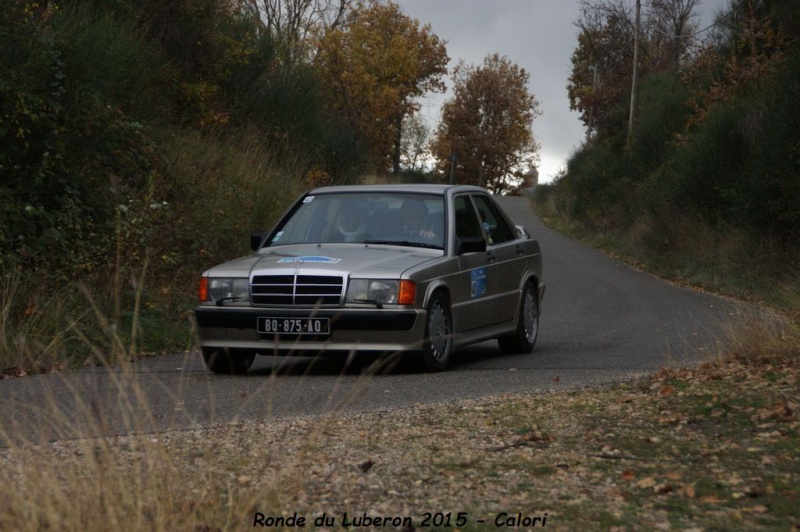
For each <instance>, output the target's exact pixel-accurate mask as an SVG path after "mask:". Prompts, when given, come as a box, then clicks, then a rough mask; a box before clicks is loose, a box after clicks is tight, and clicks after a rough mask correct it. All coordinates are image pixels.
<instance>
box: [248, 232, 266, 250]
mask: <svg viewBox="0 0 800 532" xmlns="http://www.w3.org/2000/svg"><path fill="white" fill-rule="evenodd" d="M265 236H267V235H265V234H264V233H250V249H251V250H252V251H258V250H259V249H261V243H262V242H264V237H265Z"/></svg>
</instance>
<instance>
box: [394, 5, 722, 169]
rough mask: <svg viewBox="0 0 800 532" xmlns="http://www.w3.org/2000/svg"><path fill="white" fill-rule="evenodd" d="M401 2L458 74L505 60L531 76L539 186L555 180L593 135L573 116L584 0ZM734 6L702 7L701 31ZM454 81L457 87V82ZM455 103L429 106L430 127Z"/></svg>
mask: <svg viewBox="0 0 800 532" xmlns="http://www.w3.org/2000/svg"><path fill="white" fill-rule="evenodd" d="M394 1H395V2H396V3H397V4H398V5H400V7H401V8H402V9H403V11H404V12H405V13H406V14H407V15H409V16H411V17H412V18H415V19H417V20H419V21H420V22H421V23H422V24H430V25H431V28H432V30H433V32H434V33H435V34H436V35H437V36H438V37H439V38H441V39H443V40H445V41H447V52H448V55H449V56H450V67H451V68H452V67H453V66H455V65H456V63H458V61H459V60H461V59H463V60H464V61H466V62H467V63H468V64H473V65H479V64H481V63H482V62H483V59H484V58H485V57H486V56H487V55H489V54H493V53H499V54H500V55H505V56H506V57H508V58H509V60H511V61H512V62H514V63H516V64H518V65H519V66H521V67H522V68H524V69H525V70H526V71H527V72H528V74H529V75H530V86H529V90H530V91H531V92H532V93H533V94H534V95H535V96H536V99H537V100H538V101H539V104H540V110H541V111H542V115H541V116H539V117H538V118H537V119H536V120H535V121H534V123H533V133H534V136H535V137H536V140H537V141H538V142H539V144H541V151H540V156H541V163H540V165H539V182H541V183H544V182H548V181H550V180H552V178H553V177H554V175H555V174H556V173H557V172H558V170H559V169H560V168H563V167H564V166H565V163H566V160H567V158H568V157H569V155H570V154H571V153H572V152H573V151H574V150H575V149H576V148H577V147H579V146H580V144H581V142H582V141H583V139H584V138H585V135H586V132H585V131H584V129H583V124H582V123H581V122H580V120H579V118H578V114H577V113H575V112H573V111H570V109H569V98H568V97H567V78H568V77H569V74H570V71H571V68H572V65H571V63H570V57H571V56H572V52H573V51H574V50H575V47H576V46H577V33H578V32H577V28H576V27H575V25H574V24H573V22H574V21H575V20H577V18H578V6H579V2H578V0H394ZM645 3H646V0H644V1H643V3H642V4H643V5H644V4H645ZM629 4H630V5H634V1H633V0H629ZM727 5H728V0H700V5H699V8H700V12H698V15H699V16H700V25H701V28H705V27H706V26H707V25H709V24H711V23H712V22H713V15H714V14H715V13H716V12H718V11H720V10H722V9H723V8H724V7H725V6H727ZM447 82H448V85H450V83H451V82H450V79H448V80H447ZM449 97H450V94H449V93H448V94H445V95H435V96H431V97H428V98H426V99H425V102H424V104H423V113H424V115H425V117H426V118H427V119H428V121H429V125H430V127H431V128H435V126H436V124H437V123H438V120H439V110H440V108H441V105H442V102H444V101H445V100H446V99H448V98H449Z"/></svg>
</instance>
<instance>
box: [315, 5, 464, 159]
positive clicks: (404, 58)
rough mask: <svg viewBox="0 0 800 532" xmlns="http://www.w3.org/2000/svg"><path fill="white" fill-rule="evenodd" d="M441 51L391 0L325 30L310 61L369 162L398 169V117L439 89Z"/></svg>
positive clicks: (444, 57)
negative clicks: (357, 135) (355, 132)
mask: <svg viewBox="0 0 800 532" xmlns="http://www.w3.org/2000/svg"><path fill="white" fill-rule="evenodd" d="M448 61H449V58H448V56H447V50H446V48H445V43H444V42H443V41H442V40H440V39H439V38H438V37H437V36H436V35H435V34H434V33H433V32H432V31H431V28H430V25H425V26H422V27H420V24H419V21H417V20H416V19H412V18H410V17H408V16H406V15H404V14H403V13H402V12H401V11H400V8H399V6H397V4H394V3H392V2H389V3H386V4H374V5H371V6H369V7H367V8H365V9H363V10H361V11H357V12H356V13H354V16H353V18H352V20H351V21H349V22H348V23H346V24H343V25H342V26H340V27H337V28H334V29H332V30H330V31H328V32H326V33H325V35H324V36H323V37H322V38H321V39H320V41H319V47H318V53H317V56H316V65H317V66H318V68H319V72H320V73H321V75H322V78H323V81H322V82H323V86H325V87H326V90H325V91H324V92H325V94H326V95H327V97H328V99H329V105H330V106H331V108H332V109H333V110H334V111H335V112H337V113H338V114H339V115H340V117H341V119H343V120H345V122H346V123H349V124H350V125H351V126H353V127H354V128H356V129H357V130H358V131H359V132H360V135H361V138H362V140H363V142H364V144H365V145H367V146H369V147H370V151H371V152H372V158H373V160H374V161H375V164H378V165H383V164H385V163H384V161H391V166H392V168H393V170H394V171H395V172H398V171H399V169H400V154H401V149H400V145H401V140H402V124H403V119H404V118H405V117H406V116H408V115H411V114H413V113H415V112H416V111H417V110H418V109H419V103H418V102H417V101H416V99H417V98H419V97H420V96H422V95H423V94H425V93H426V92H428V91H436V92H443V91H444V89H445V86H444V83H443V82H442V79H441V78H442V76H444V74H445V73H446V72H447V62H448Z"/></svg>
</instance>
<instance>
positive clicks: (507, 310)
mask: <svg viewBox="0 0 800 532" xmlns="http://www.w3.org/2000/svg"><path fill="white" fill-rule="evenodd" d="M472 200H473V202H474V203H475V208H476V209H477V211H478V216H479V218H480V221H481V225H482V229H483V232H484V235H485V238H486V253H487V260H488V261H489V270H490V271H491V272H492V276H493V279H494V281H495V282H494V283H492V285H491V286H492V288H491V290H492V292H491V298H490V302H491V305H490V307H489V308H488V309H486V310H487V311H488V312H490V313H491V314H490V315H491V316H493V317H494V323H499V322H503V321H511V320H514V318H515V316H516V313H517V306H518V304H519V301H520V288H521V287H520V279H521V277H522V274H523V272H524V269H525V257H524V253H525V250H524V248H523V247H522V246H521V245H520V243H519V242H518V240H517V232H516V230H515V229H514V228H513V227H512V226H511V225H510V224H509V223H508V221H507V220H506V217H505V216H504V215H503V214H502V212H501V211H500V210H499V208H498V207H497V205H495V203H494V201H493V200H492V198H490V197H489V196H488V195H486V194H473V195H472Z"/></svg>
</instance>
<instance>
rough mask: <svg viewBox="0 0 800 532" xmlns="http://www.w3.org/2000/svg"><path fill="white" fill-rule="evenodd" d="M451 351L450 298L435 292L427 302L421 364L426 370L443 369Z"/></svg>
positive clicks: (451, 319) (451, 320) (451, 318)
mask: <svg viewBox="0 0 800 532" xmlns="http://www.w3.org/2000/svg"><path fill="white" fill-rule="evenodd" d="M452 352H453V315H452V313H451V311H450V300H449V299H448V298H447V296H446V295H445V294H444V293H442V292H436V293H434V294H433V296H432V297H431V300H430V301H429V302H428V313H427V318H426V321H425V339H424V340H423V343H422V365H423V367H424V368H425V369H426V370H427V371H431V372H437V371H443V370H444V368H445V367H447V363H448V362H449V360H450V355H451V354H452Z"/></svg>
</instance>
